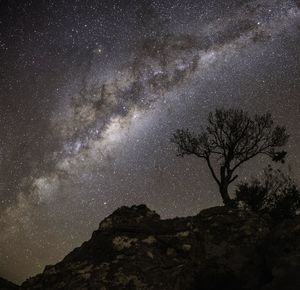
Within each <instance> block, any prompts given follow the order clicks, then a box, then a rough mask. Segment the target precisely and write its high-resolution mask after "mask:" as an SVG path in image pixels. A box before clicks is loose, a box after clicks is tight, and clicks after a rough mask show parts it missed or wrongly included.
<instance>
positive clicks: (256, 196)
mask: <svg viewBox="0 0 300 290" xmlns="http://www.w3.org/2000/svg"><path fill="white" fill-rule="evenodd" d="M241 202H242V203H244V204H245V205H246V206H247V208H249V209H250V210H252V211H254V212H259V213H268V214H270V216H271V217H272V218H273V219H274V220H281V219H285V218H290V217H293V216H295V215H296V214H297V210H298V209H300V192H299V189H298V188H297V185H296V184H295V182H294V181H293V180H292V179H291V178H290V177H289V176H287V175H285V174H284V173H283V172H282V171H281V170H279V169H277V170H275V169H273V168H272V167H271V166H268V168H267V169H265V170H264V173H263V176H262V178H261V179H258V178H255V179H253V180H252V181H251V182H249V183H248V182H243V183H240V184H239V185H238V186H237V190H236V204H238V203H241Z"/></svg>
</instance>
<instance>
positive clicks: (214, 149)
mask: <svg viewBox="0 0 300 290" xmlns="http://www.w3.org/2000/svg"><path fill="white" fill-rule="evenodd" d="M287 140H288V135H287V133H286V129H285V127H281V126H274V122H273V119H272V116H271V114H270V113H266V114H263V115H255V116H254V117H251V116H249V115H248V113H247V112H245V111H243V110H237V109H216V110H215V112H211V113H209V116H208V126H207V127H206V129H205V130H203V129H202V132H201V133H199V134H196V133H194V132H191V131H190V130H189V129H179V130H177V131H176V132H175V133H174V134H173V137H172V138H171V142H173V143H175V144H176V145H177V149H178V156H181V157H183V156H184V155H195V156H197V157H199V158H202V159H204V160H205V161H206V163H207V165H208V168H209V170H210V172H211V174H212V176H213V178H214V180H215V181H216V182H217V184H218V186H219V191H220V194H221V197H222V199H223V202H224V204H225V205H227V206H232V205H233V203H234V201H233V199H231V198H230V195H229V193H228V186H229V185H230V184H231V183H232V182H233V181H234V180H236V178H237V177H238V175H237V174H236V170H237V169H238V168H239V167H240V166H241V165H242V164H243V163H245V162H246V161H248V160H250V159H252V158H254V157H255V156H257V155H259V154H263V155H267V156H268V157H270V158H271V159H272V160H273V161H275V162H278V161H281V162H284V157H285V156H286V152H285V151H278V149H279V147H282V146H283V145H285V144H286V142H287ZM215 167H219V174H218V173H217V171H216V168H215Z"/></svg>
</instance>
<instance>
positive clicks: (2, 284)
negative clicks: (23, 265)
mask: <svg viewBox="0 0 300 290" xmlns="http://www.w3.org/2000/svg"><path fill="white" fill-rule="evenodd" d="M17 289H19V286H17V285H15V284H13V283H11V282H9V281H7V280H5V279H3V278H0V290H17Z"/></svg>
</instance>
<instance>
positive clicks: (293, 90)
mask: <svg viewBox="0 0 300 290" xmlns="http://www.w3.org/2000/svg"><path fill="white" fill-rule="evenodd" d="M0 76H1V77H0V124H1V126H0V132H1V135H0V136H1V137H0V276H2V277H5V278H7V279H10V280H12V281H14V282H18V283H20V282H22V281H23V280H24V279H25V278H28V277H29V276H31V275H34V274H37V273H39V272H41V271H42V270H43V268H44V267H45V265H46V264H54V263H56V262H58V261H59V260H60V259H62V258H63V257H64V256H65V255H66V254H67V253H68V252H69V251H70V250H72V249H73V248H74V247H77V246H79V245H81V243H82V242H83V241H85V240H87V239H89V237H90V236H91V233H92V231H93V230H95V229H96V228H97V227H98V224H99V222H100V221H101V220H102V219H103V218H104V217H105V216H107V215H108V214H110V213H111V212H112V211H113V210H115V209H116V208H117V207H120V206H122V205H132V204H140V203H146V204H147V205H148V206H149V207H150V208H151V209H154V210H155V211H157V212H158V213H159V214H160V215H161V216H162V217H163V218H168V217H174V216H186V215H192V214H196V213H198V212H199V211H200V210H201V209H203V208H206V207H210V206H215V205H220V204H221V199H220V197H219V194H218V190H217V186H216V184H214V181H213V179H212V177H211V176H210V174H209V172H208V170H207V168H206V164H205V162H204V161H203V160H201V159H197V158H196V157H187V158H179V157H176V147H174V146H175V145H174V144H172V143H170V137H171V136H172V133H173V132H174V130H175V129H177V128H192V129H193V130H195V131H197V130H200V128H201V126H203V127H205V125H206V118H207V115H208V113H209V112H210V111H212V110H214V109H215V108H217V107H225V108H229V107H237V108H242V109H245V110H247V111H249V113H250V114H254V113H265V112H267V111H270V112H271V113H272V115H273V117H274V119H275V122H276V123H278V124H280V125H285V126H286V127H287V130H288V133H289V134H290V140H289V143H288V146H287V147H286V150H287V151H288V158H287V163H286V165H284V167H285V168H286V170H289V171H290V174H291V175H292V176H293V177H294V178H296V180H298V181H299V179H300V178H299V176H300V169H299V168H300V161H299V158H300V148H299V144H300V133H299V132H300V2H299V1H298V0H285V1H282V0H280V1H279V0H261V1H250V0H243V1H242V0H236V1H232V0H230V1H229V0H226V1H220V0H197V1H196V0H194V1H192V0H190V1H188V0H187V1H182V0H176V1H175V0H174V1H171V0H166V1H162V0H149V1H146V0H135V1H134V0H133V1H129V0H128V1H127V0H119V1H114V0H109V1H108V0H107V1H104V0H98V1H88V0H86V1H83V0H82V1H80V0H69V1H68V0H61V1H59V0H57V1H54V0H53V1H52V0H48V1H47V0H36V1H26V0H24V1H17V0H0ZM266 165H267V161H266V160H265V159H260V158H257V159H256V160H253V161H251V162H249V163H248V164H245V165H244V168H242V170H241V171H240V173H241V176H242V178H243V176H244V177H245V176H250V175H257V174H259V172H260V171H261V169H262V168H263V167H265V166H266ZM240 180H241V179H240ZM104 250H105V249H104Z"/></svg>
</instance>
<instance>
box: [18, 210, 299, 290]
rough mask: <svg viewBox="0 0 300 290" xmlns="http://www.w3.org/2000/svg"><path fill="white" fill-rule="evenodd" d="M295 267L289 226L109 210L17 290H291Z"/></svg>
mask: <svg viewBox="0 0 300 290" xmlns="http://www.w3.org/2000/svg"><path fill="white" fill-rule="evenodd" d="M299 266H300V221H299V220H297V219H295V220H293V221H286V222H285V223H284V224H282V225H279V226H278V227H276V228H275V229H272V230H271V226H270V223H269V222H268V220H267V219H264V218H261V217H259V216H257V215H255V214H253V213H251V212H246V211H240V210H232V209H228V208H226V207H215V208H210V209H207V210H203V211H202V212H200V214H198V215H196V216H194V217H185V218H175V219H169V220H161V219H160V217H159V215H157V214H156V213H155V212H153V211H151V210H149V209H148V208H147V207H146V206H144V205H140V206H132V207H130V208H129V207H121V208H119V209H118V210H116V211H115V212H114V213H113V214H112V215H110V216H109V217H107V218H106V219H104V220H103V221H102V222H101V224H100V226H99V229H98V230H97V231H95V232H94V233H93V235H92V237H91V239H90V240H89V241H87V242H85V243H83V244H82V246H81V247H79V248H76V249H75V250H73V251H72V252H71V253H70V254H68V255H67V256H66V257H65V258H64V259H63V260H62V261H61V262H60V263H58V264H56V265H53V266H47V267H46V268H45V270H44V272H43V273H42V274H39V275H37V276H35V277H33V278H30V279H28V280H27V281H25V282H24V283H23V285H22V286H21V289H22V290H29V289H30V290H38V289H41V290H42V289H43V290H48V289H49V290H50V289H52V290H54V289H57V290H58V289H65V290H68V289H70V290H71V289H72V290H79V289H80V290H89V289H100V290H110V289H112V290H114V289H145V290H150V289H153V290H154V289H155V290H157V289H160V290H169V289H172V290H189V289H191V290H192V289H203V290H213V289H214V290H221V289H222V290H224V289H230V290H235V289H236V290H242V289H263V290H268V289H288V290H294V289H295V290H296V289H300V287H299V285H300V284H299V281H300V278H299V276H300V275H299V274H300V268H299ZM297 283H298V284H297Z"/></svg>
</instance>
